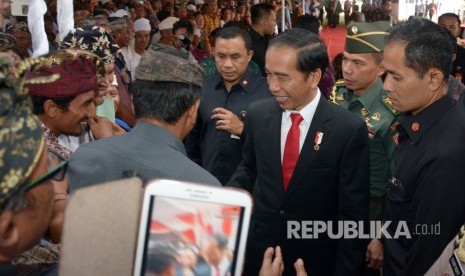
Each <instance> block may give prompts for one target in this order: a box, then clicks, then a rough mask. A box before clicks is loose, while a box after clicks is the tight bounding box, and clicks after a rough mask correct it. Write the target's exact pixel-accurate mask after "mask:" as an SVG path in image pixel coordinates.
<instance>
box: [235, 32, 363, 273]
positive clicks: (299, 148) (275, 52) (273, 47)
mask: <svg viewBox="0 0 465 276" xmlns="http://www.w3.org/2000/svg"><path fill="white" fill-rule="evenodd" d="M327 65H328V54H327V51H326V48H325V46H324V43H323V42H322V40H321V39H320V38H318V36H316V35H315V34H312V33H311V32H309V31H307V30H302V29H292V30H289V31H286V32H284V33H282V34H280V35H279V36H277V37H276V38H275V39H273V40H272V41H271V42H270V45H269V47H268V51H267V53H266V60H265V68H266V72H267V75H268V77H267V80H268V84H269V87H270V91H271V93H272V94H273V96H274V97H275V99H269V100H263V101H259V102H255V103H253V104H252V105H251V106H250V109H249V114H248V116H247V119H246V124H245V130H244V131H245V133H244V134H245V135H244V136H243V137H245V142H244V147H243V162H242V163H241V164H240V165H239V167H238V169H237V171H236V172H235V174H234V175H233V176H232V178H231V180H230V182H229V185H230V186H235V187H240V188H244V189H246V190H248V191H250V192H251V193H252V194H253V198H254V205H255V206H254V213H253V215H252V221H251V226H250V232H249V240H248V245H247V252H246V263H245V272H244V275H257V274H258V273H257V272H258V270H259V266H260V264H261V260H262V258H263V252H264V251H265V249H266V248H267V247H269V246H276V245H280V246H281V248H282V251H283V256H284V267H285V270H284V274H285V275H291V274H293V273H294V270H293V269H292V265H293V263H294V262H295V260H296V259H298V258H302V259H303V260H304V262H305V269H306V270H307V271H308V272H309V274H311V275H360V273H361V271H362V269H363V266H364V264H363V262H364V261H363V260H364V251H365V246H366V241H365V240H363V239H358V238H355V239H344V238H340V239H334V238H333V239H331V238H330V237H331V236H333V235H332V234H336V233H338V232H340V233H341V234H343V232H344V229H343V227H338V226H337V224H338V221H339V222H341V221H355V222H359V221H360V222H363V221H366V220H368V208H369V207H368V205H369V151H368V135H367V128H366V125H365V123H364V122H363V121H362V120H360V119H359V118H357V117H356V116H355V115H353V114H351V113H350V112H347V111H346V110H344V109H343V108H341V107H339V106H337V105H334V104H332V103H330V102H328V101H326V100H325V99H324V97H322V96H321V92H320V91H319V89H318V87H317V86H318V83H319V81H320V79H321V76H322V72H324V71H325V68H326V66H327ZM291 121H292V123H291ZM302 221H307V222H311V223H313V222H316V221H323V222H324V223H327V222H330V223H327V226H328V228H331V230H332V231H331V232H332V233H328V232H324V233H321V234H319V235H318V237H316V236H314V237H313V238H307V239H305V238H304V237H303V235H300V237H301V238H302V239H299V238H297V236H296V235H293V234H292V233H291V232H292V231H289V230H290V229H291V228H292V227H293V226H292V225H291V224H292V223H293V222H297V223H298V224H300V225H301V223H302ZM331 223H332V225H333V227H331V225H330V224H331ZM310 227H311V226H310ZM302 229H303V228H302V227H301V230H302ZM359 230H360V229H359ZM305 231H306V230H305V229H303V231H302V232H305ZM298 232H299V233H302V232H301V231H298ZM294 233H295V232H294ZM313 233H315V231H313ZM309 234H310V235H311V234H312V232H311V230H310V232H309Z"/></svg>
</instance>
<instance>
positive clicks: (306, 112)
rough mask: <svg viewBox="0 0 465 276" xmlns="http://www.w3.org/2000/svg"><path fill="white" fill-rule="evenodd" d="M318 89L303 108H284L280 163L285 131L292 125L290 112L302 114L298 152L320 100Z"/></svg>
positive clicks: (285, 136)
mask: <svg viewBox="0 0 465 276" xmlns="http://www.w3.org/2000/svg"><path fill="white" fill-rule="evenodd" d="M320 97H321V93H320V89H318V91H317V93H316V96H315V98H313V100H312V101H311V102H310V103H308V104H307V105H306V106H305V107H304V108H302V109H301V110H300V111H298V112H297V111H294V110H284V111H283V116H282V117H281V163H282V162H283V155H284V147H285V145H286V138H287V133H288V132H289V129H290V128H291V125H292V120H291V114H292V113H299V114H300V115H302V118H303V120H302V122H301V123H300V125H299V129H300V139H299V153H300V151H301V150H302V146H303V145H304V142H305V137H307V133H308V130H309V129H310V125H311V124H312V120H313V116H314V115H315V111H316V107H317V106H318V103H319V102H320Z"/></svg>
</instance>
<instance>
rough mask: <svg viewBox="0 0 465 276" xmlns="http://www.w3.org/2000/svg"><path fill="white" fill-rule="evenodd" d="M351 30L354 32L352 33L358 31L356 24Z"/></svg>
mask: <svg viewBox="0 0 465 276" xmlns="http://www.w3.org/2000/svg"><path fill="white" fill-rule="evenodd" d="M352 32H353V33H354V35H355V34H357V33H358V29H357V27H356V26H353V27H352Z"/></svg>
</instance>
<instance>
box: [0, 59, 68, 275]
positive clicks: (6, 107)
mask: <svg viewBox="0 0 465 276" xmlns="http://www.w3.org/2000/svg"><path fill="white" fill-rule="evenodd" d="M0 63H3V61H0ZM2 68H6V67H3V66H2ZM2 73H5V72H2ZM1 75H2V76H5V75H6V74H1ZM1 86H2V87H0V98H1V101H0V122H2V123H1V124H0V275H17V274H18V271H17V270H16V267H15V266H13V265H11V261H12V260H13V259H14V258H15V257H16V256H17V255H18V254H19V253H21V252H23V251H25V250H27V249H29V248H31V247H32V246H33V245H35V244H37V243H38V242H39V240H40V239H41V238H42V237H43V236H44V234H45V232H46V230H47V228H48V227H49V223H50V219H51V216H52V210H53V209H52V208H53V197H54V188H53V185H52V182H51V179H58V180H59V179H60V178H61V179H63V177H64V173H65V170H66V165H67V163H66V162H64V163H62V164H60V165H59V166H57V167H55V168H54V169H52V170H50V171H48V172H47V155H48V150H47V146H46V143H45V141H44V139H43V137H42V131H41V127H40V122H39V121H38V120H37V117H35V116H34V115H33V114H32V112H31V110H30V109H29V107H28V106H27V104H26V100H25V98H24V97H19V95H18V94H17V93H16V92H15V91H14V90H13V89H11V88H7V87H5V85H4V80H1Z"/></svg>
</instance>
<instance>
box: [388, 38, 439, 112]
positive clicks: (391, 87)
mask: <svg viewBox="0 0 465 276" xmlns="http://www.w3.org/2000/svg"><path fill="white" fill-rule="evenodd" d="M383 66H384V69H385V70H386V73H387V74H386V79H385V80H384V85H383V88H384V90H385V91H386V92H387V94H388V96H389V98H390V99H391V102H392V106H393V107H394V109H395V110H397V111H400V112H411V113H412V115H415V114H417V113H419V112H420V111H421V110H423V109H424V108H426V107H427V106H429V105H430V104H431V103H432V102H434V97H435V96H436V95H435V94H434V92H433V91H431V89H430V87H429V86H430V83H431V82H430V79H429V78H428V77H426V76H427V75H428V74H429V73H428V72H427V73H426V74H425V75H424V76H422V77H421V78H420V77H419V76H418V74H417V72H415V71H414V70H413V69H412V68H409V67H407V66H406V65H405V44H400V43H390V44H388V45H386V47H385V48H384V58H383Z"/></svg>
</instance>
